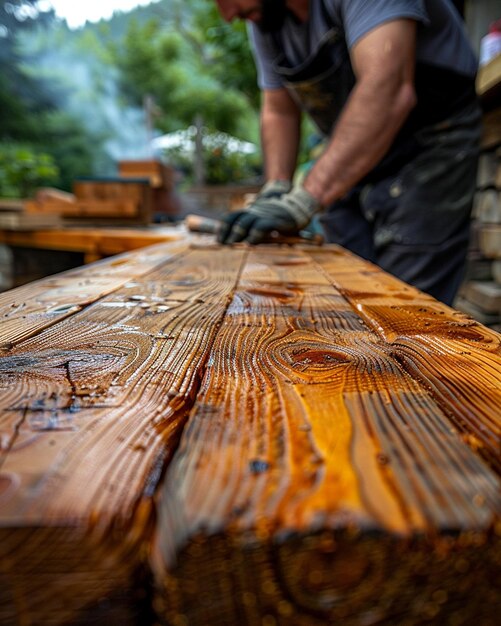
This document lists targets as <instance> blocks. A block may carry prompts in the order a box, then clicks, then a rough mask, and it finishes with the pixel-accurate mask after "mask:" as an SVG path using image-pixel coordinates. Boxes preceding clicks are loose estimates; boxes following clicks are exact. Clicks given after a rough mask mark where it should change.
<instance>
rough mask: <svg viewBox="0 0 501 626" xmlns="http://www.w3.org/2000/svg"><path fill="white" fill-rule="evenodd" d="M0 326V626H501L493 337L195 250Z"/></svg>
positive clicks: (299, 258) (191, 239) (357, 274)
mask: <svg viewBox="0 0 501 626" xmlns="http://www.w3.org/2000/svg"><path fill="white" fill-rule="evenodd" d="M0 318H1V320H2V326H1V329H0V333H1V339H0V343H1V346H0V349H1V351H2V357H1V359H0V406H1V409H2V412H1V413H0V624H6V625H9V626H10V625H17V624H19V625H20V626H21V625H22V626H25V625H33V626H38V625H46V624H47V625H49V624H50V625H53V626H56V625H57V626H62V625H70V624H71V625H73V624H78V625H80V624H81V625H84V624H103V625H104V624H107V625H111V624H113V625H115V624H117V625H118V624H120V626H122V625H125V626H128V625H133V624H134V625H144V626H148V625H150V624H151V625H152V626H153V624H157V623H161V624H167V625H172V626H207V625H209V626H211V625H214V626H233V625H235V624H242V625H248V626H275V625H279V626H286V625H287V626H290V625H292V626H296V625H297V626H324V625H326V624H342V625H343V626H355V625H357V626H370V625H372V624H374V625H375V624H381V625H384V626H387V625H393V624H398V625H405V626H411V625H414V624H436V625H440V626H442V625H447V624H450V625H451V626H452V625H455V626H458V625H469V624H475V625H476V626H489V625H492V626H494V624H497V623H498V622H497V620H498V613H499V611H500V609H501V603H500V596H499V588H498V587H496V584H495V579H496V576H499V572H500V568H501V548H500V543H501V524H500V521H499V520H500V518H499V513H500V511H501V497H500V491H499V486H500V482H499V473H500V469H501V459H500V445H499V444H500V426H501V419H500V413H501V409H500V407H501V336H500V335H498V334H496V333H494V332H492V331H490V330H488V329H486V328H485V327H483V326H481V325H479V324H478V323H476V322H475V321H473V320H472V319H470V318H468V317H467V316H465V315H463V314H461V313H459V312H456V311H454V310H453V309H450V308H448V307H446V306H445V305H442V304H440V303H438V302H437V301H435V300H434V299H432V298H431V297H429V296H426V295H424V294H421V293H420V292H418V291H416V290H415V289H413V288H411V287H408V286H406V285H404V284H403V283H401V282H400V281H398V280H397V279H395V278H393V277H391V276H389V275H388V274H385V273H383V272H382V271H381V270H379V269H378V268H376V267H375V266H373V265H370V264H368V263H366V262H364V261H362V260H360V259H358V258H356V257H354V256H352V255H350V254H349V253H347V252H345V251H343V250H342V249H340V248H337V247H335V246H324V247H323V248H314V247H312V246H296V247H294V248H292V247H288V246H259V247H255V248H248V247H245V246H241V247H239V246H235V247H233V248H227V247H219V246H216V245H214V244H213V243H212V240H211V239H209V238H208V237H202V236H199V237H195V236H191V235H190V236H188V235H186V236H184V237H181V238H180V239H179V240H178V241H174V242H171V243H165V244H158V245H155V246H153V247H150V248H145V249H142V250H136V251H133V252H128V253H126V254H123V255H121V256H117V257H113V258H110V259H106V260H103V261H99V262H97V263H93V264H91V265H89V266H86V267H85V268H79V269H77V270H72V271H70V272H66V273H64V274H60V275H57V276H54V277H51V278H47V279H45V280H42V281H38V282H36V283H33V284H30V285H26V286H24V287H20V288H18V289H16V290H13V291H10V292H7V293H4V294H1V295H0Z"/></svg>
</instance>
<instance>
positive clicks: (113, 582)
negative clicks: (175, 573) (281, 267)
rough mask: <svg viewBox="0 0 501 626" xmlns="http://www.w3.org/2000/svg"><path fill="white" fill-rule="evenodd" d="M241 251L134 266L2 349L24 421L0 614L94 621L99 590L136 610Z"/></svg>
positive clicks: (8, 493)
mask: <svg viewBox="0 0 501 626" xmlns="http://www.w3.org/2000/svg"><path fill="white" fill-rule="evenodd" d="M163 255H164V261H165V251H164V252H163ZM244 255H245V252H243V251H238V250H235V251H232V250H229V251H224V252H222V251H211V254H210V255H207V254H205V253H204V252H203V251H191V252H187V253H186V254H184V255H181V256H179V257H174V258H172V259H171V260H170V262H165V263H164V264H163V265H162V266H161V267H159V268H158V269H156V270H155V271H152V272H149V273H146V274H144V273H143V274H142V275H138V274H137V273H136V274H135V275H134V274H132V277H133V281H129V282H127V283H126V284H124V285H123V287H122V288H120V289H118V290H115V291H114V292H113V293H112V294H110V295H108V296H106V297H104V298H101V299H99V300H96V301H95V302H94V303H92V304H90V305H89V306H87V307H86V309H85V310H83V311H81V312H79V313H77V314H75V315H73V316H72V317H71V318H70V319H65V320H61V321H60V322H59V323H58V324H57V325H55V326H52V327H49V328H45V329H44V330H43V331H42V332H39V334H37V335H36V336H32V337H30V338H29V339H25V340H24V341H22V342H21V343H19V344H18V345H16V346H14V347H12V348H11V349H10V350H9V352H8V354H6V355H5V356H4V357H3V359H1V360H0V407H1V410H2V413H1V415H2V419H7V420H10V423H11V424H13V425H14V433H13V434H12V436H11V437H10V439H9V441H8V444H7V447H6V449H5V450H4V453H3V455H2V457H0V464H1V465H0V490H1V492H0V498H1V500H2V507H1V509H0V622H1V623H19V624H33V625H38V624H63V623H72V624H73V623H75V620H76V619H77V616H80V617H81V616H82V614H83V613H85V615H86V616H87V622H88V621H89V619H90V618H89V616H91V615H92V614H93V612H96V611H97V610H98V608H99V606H100V603H101V604H102V603H103V602H105V607H106V602H107V603H108V606H109V610H107V611H104V615H105V618H106V620H107V621H110V620H112V619H115V617H113V616H114V615H115V613H114V612H115V611H118V613H117V615H119V618H118V617H117V618H116V619H119V621H116V622H112V623H120V624H122V623H125V624H128V623H133V621H134V620H136V619H138V615H137V611H138V610H139V609H138V605H137V601H138V598H136V597H135V594H134V590H139V592H140V594H141V593H142V594H143V595H144V593H145V590H146V585H145V584H144V583H143V584H138V583H137V581H136V577H137V576H141V575H142V567H143V561H144V551H145V546H146V544H147V542H148V540H149V537H150V535H151V530H152V524H153V522H154V511H153V508H152V497H153V494H154V491H155V488H156V486H157V484H158V482H159V480H160V478H161V475H162V472H163V470H164V467H165V464H166V462H167V460H168V459H169V456H170V455H171V454H172V451H173V449H174V448H175V446H176V444H177V440H178V437H179V434H180V431H181V428H182V426H183V424H184V421H185V419H186V416H187V413H188V411H189V408H190V407H191V405H192V404H193V401H194V399H195V397H196V394H197V391H198V387H199V385H200V379H201V371H202V369H203V367H204V366H205V364H206V360H207V356H208V351H209V348H210V345H211V343H212V340H213V338H214V337H215V335H216V333H217V330H218V326H219V323H220V320H221V319H222V317H223V315H224V312H225V309H226V307H227V305H228V302H229V297H230V295H231V293H232V292H233V289H234V285H235V282H236V279H237V276H238V273H239V271H240V265H241V262H242V258H243V256H244ZM108 267H109V266H108ZM132 267H133V264H132V266H131V268H130V269H132ZM99 295H101V293H100V294H99ZM95 296H97V292H96V291H95V292H94V297H95ZM143 575H144V574H143ZM103 598H104V601H103ZM124 598H127V602H125V603H124ZM131 606H132V608H131ZM120 611H122V613H120ZM101 617H102V616H101ZM143 617H144V616H143ZM79 619H80V618H79ZM2 620H3V621H2ZM16 620H17V621H16ZM89 623H93V622H89Z"/></svg>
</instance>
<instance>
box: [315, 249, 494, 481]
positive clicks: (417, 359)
mask: <svg viewBox="0 0 501 626" xmlns="http://www.w3.org/2000/svg"><path fill="white" fill-rule="evenodd" d="M313 256H314V257H315V258H316V260H317V262H319V263H321V265H322V267H323V268H324V270H325V271H326V272H327V273H328V275H329V277H330V279H331V280H332V282H333V284H334V285H335V286H336V287H337V288H338V289H339V290H340V292H341V293H342V294H343V296H344V297H345V298H346V299H347V300H348V301H349V302H351V303H352V306H353V307H355V308H356V310H357V311H358V312H359V313H360V315H361V317H362V318H363V320H364V322H365V323H366V324H368V325H369V327H370V328H372V329H374V331H375V332H376V333H377V334H378V335H379V336H381V337H382V338H383V340H384V341H385V342H387V343H388V344H389V345H391V347H392V351H393V355H394V358H395V359H397V360H398V362H399V363H400V365H401V366H403V367H404V369H405V371H406V372H407V373H408V374H410V375H411V376H413V377H415V378H416V379H417V380H419V381H421V382H422V384H423V385H424V386H425V387H426V388H427V389H428V390H429V392H430V393H431V394H432V395H433V397H434V398H435V400H436V402H437V403H438V405H439V406H440V407H442V409H443V411H444V413H445V414H446V415H447V416H448V417H449V419H450V420H451V421H452V424H453V426H454V428H457V429H458V431H459V432H460V433H462V436H463V438H464V440H465V441H466V442H467V443H469V444H470V445H471V446H472V448H473V449H474V450H476V451H478V452H479V453H481V454H482V455H483V456H484V458H485V459H486V460H488V462H489V463H490V464H491V465H493V466H494V467H496V468H497V469H498V470H499V469H500V468H501V458H500V455H499V450H500V429H501V424H500V420H499V411H498V407H499V406H501V381H500V375H499V373H500V371H501V369H500V368H501V347H500V346H501V338H500V336H499V335H498V334H497V333H495V332H493V331H491V330H489V329H488V328H485V327H484V326H482V325H481V324H479V323H477V322H476V321H474V320H473V319H471V318H470V317H469V316H467V315H465V314H463V313H460V312H458V311H454V310H453V309H450V308H449V307H447V306H446V305H444V304H442V303H440V302H438V301H436V300H435V299H434V298H432V297H431V296H428V295H426V294H424V293H422V292H420V291H418V290H417V289H414V288H412V287H410V286H408V285H405V284H404V283H402V282H401V281H399V280H398V279H397V278H394V277H393V276H390V275H389V274H383V273H382V272H380V271H379V270H378V269H377V268H376V267H375V266H373V270H371V269H370V268H368V269H367V268H366V270H365V271H364V270H363V265H365V263H364V261H362V260H359V261H357V260H354V263H353V265H352V267H351V268H346V265H345V263H344V262H343V255H342V254H341V255H339V256H338V257H336V256H332V255H330V256H326V255H319V254H318V253H313ZM357 266H358V269H359V271H358V273H357V277H356V279H354V277H353V276H352V274H353V272H355V271H356V270H357ZM388 296H390V297H388ZM392 297H394V298H395V301H392ZM451 371H454V373H455V374H454V376H452V375H451Z"/></svg>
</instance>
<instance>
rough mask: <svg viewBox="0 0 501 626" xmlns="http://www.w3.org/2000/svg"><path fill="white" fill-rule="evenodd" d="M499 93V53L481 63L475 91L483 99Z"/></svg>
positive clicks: (500, 75) (500, 85)
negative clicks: (483, 63)
mask: <svg viewBox="0 0 501 626" xmlns="http://www.w3.org/2000/svg"><path fill="white" fill-rule="evenodd" d="M496 92H498V93H501V54H499V55H498V56H496V57H494V58H493V59H491V60H490V61H489V62H488V63H486V64H485V65H483V66H482V67H481V68H480V69H479V71H478V76H477V93H478V94H479V95H480V96H481V97H482V98H484V99H485V100H487V99H489V98H491V97H493V96H494V94H495V93H496Z"/></svg>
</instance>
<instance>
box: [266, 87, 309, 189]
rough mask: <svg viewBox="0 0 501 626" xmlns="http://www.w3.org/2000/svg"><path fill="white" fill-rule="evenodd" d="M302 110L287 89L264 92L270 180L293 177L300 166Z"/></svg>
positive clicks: (267, 169) (267, 177) (267, 175)
mask: <svg viewBox="0 0 501 626" xmlns="http://www.w3.org/2000/svg"><path fill="white" fill-rule="evenodd" d="M300 128H301V112H300V110H299V107H298V106H297V104H296V103H295V102H294V100H293V99H292V98H291V96H290V94H289V93H288V91H287V90H286V89H270V90H265V91H264V92H263V104H262V109H261V142H262V149H263V155H264V162H265V175H266V179H267V180H291V179H292V176H293V174H294V170H295V168H296V162H297V154H298V146H299V138H300Z"/></svg>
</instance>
